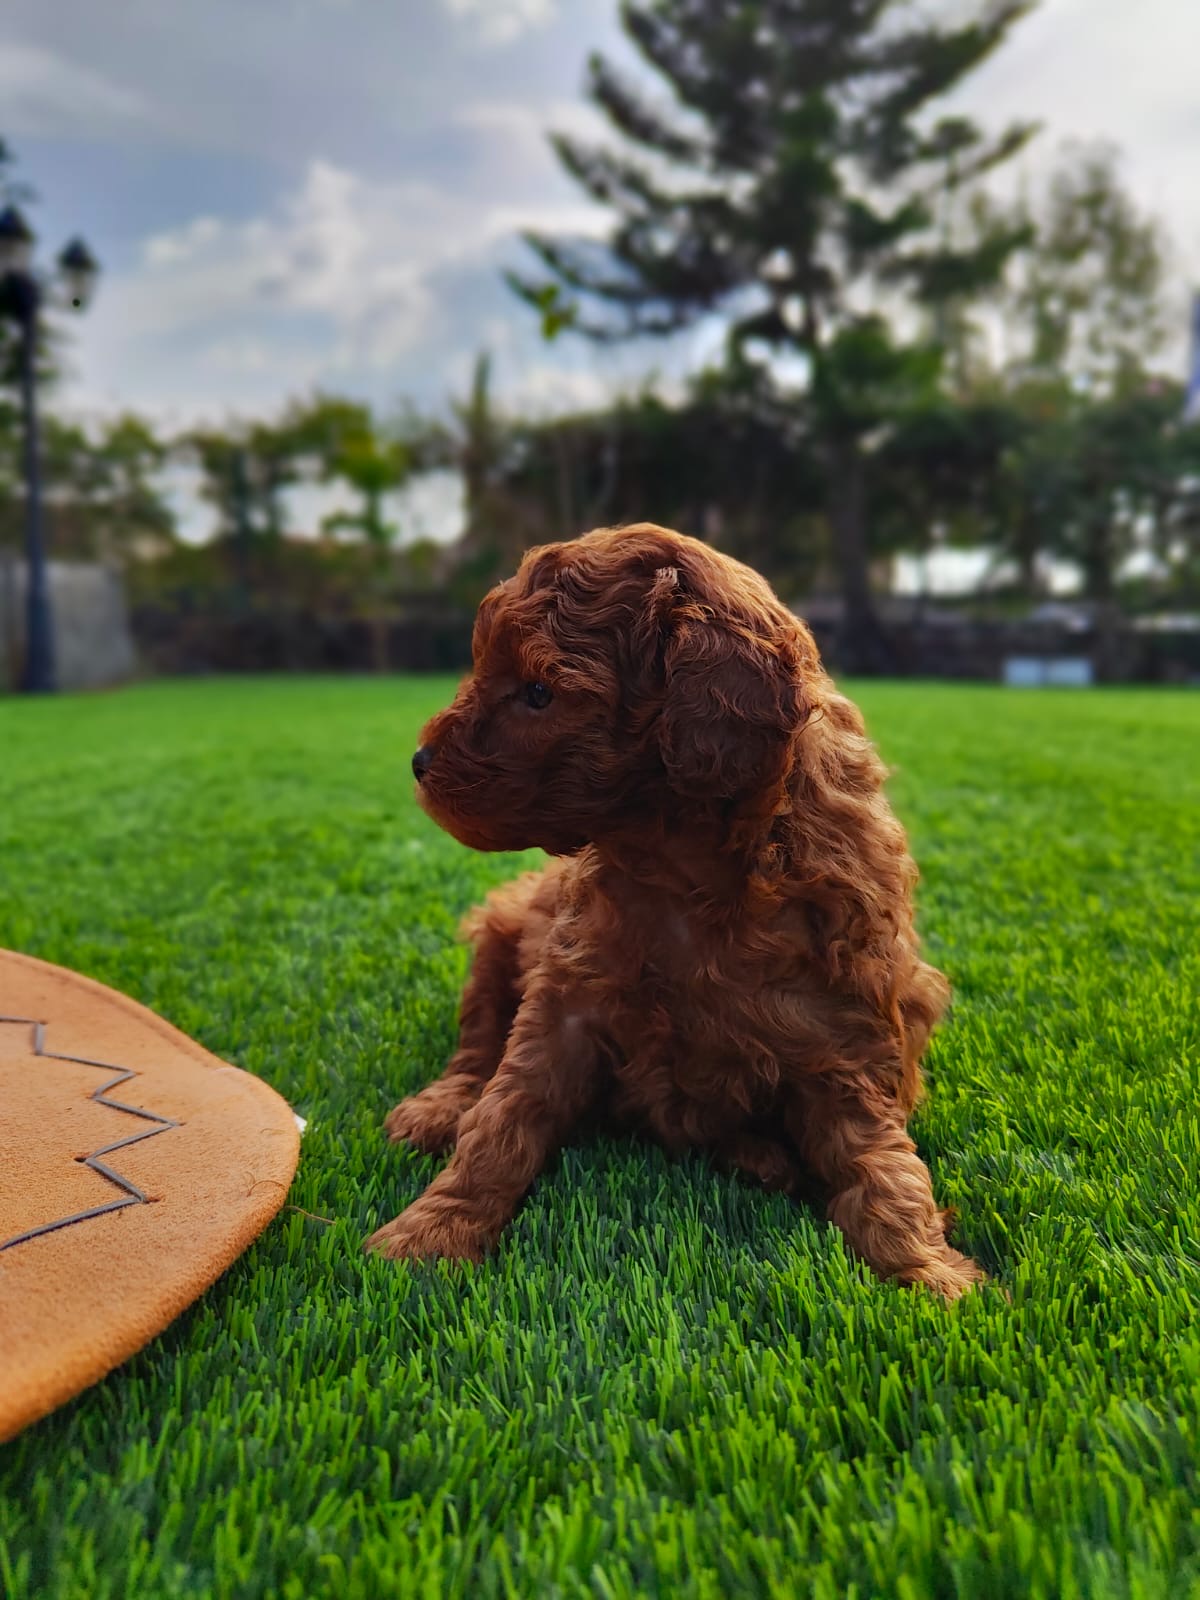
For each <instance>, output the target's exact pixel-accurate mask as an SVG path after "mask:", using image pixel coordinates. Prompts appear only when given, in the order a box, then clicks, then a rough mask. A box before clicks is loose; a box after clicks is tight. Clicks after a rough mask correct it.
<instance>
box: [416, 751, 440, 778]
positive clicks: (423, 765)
mask: <svg viewBox="0 0 1200 1600" xmlns="http://www.w3.org/2000/svg"><path fill="white" fill-rule="evenodd" d="M436 754H437V751H436V750H435V749H434V747H433V745H431V744H423V745H422V746H421V748H420V749H419V750H418V751H417V753H416V755H415V756H413V758H412V769H413V777H414V778H415V779H416V780H417V782H418V783H420V782H421V781H422V780H423V779H424V777H425V774H426V773H427V772H428V771H429V769H430V767H431V766H432V765H433V758H434V756H435V755H436Z"/></svg>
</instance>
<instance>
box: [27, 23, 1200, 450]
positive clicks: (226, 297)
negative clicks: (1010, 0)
mask: <svg viewBox="0 0 1200 1600" xmlns="http://www.w3.org/2000/svg"><path fill="white" fill-rule="evenodd" d="M615 14H616V0H204V3H203V4H200V3H196V0H192V3H185V0H103V3H102V4H97V3H96V0H53V3H52V4H48V3H47V0H5V3H4V6H3V8H2V9H0V135H2V136H3V137H4V138H5V139H7V140H8V141H9V143H10V144H11V145H12V146H13V147H14V149H15V151H16V153H17V155H18V158H19V163H20V172H21V174H22V175H23V176H24V177H26V178H27V179H28V180H29V181H30V182H31V183H32V184H33V185H34V186H35V187H36V189H37V190H38V192H39V195H40V201H39V204H38V205H37V206H36V207H35V208H33V210H32V212H31V216H32V218H33V220H34V222H35V225H36V227H37V228H38V231H39V234H40V236H41V240H42V245H43V248H44V249H45V250H46V251H47V252H52V251H56V250H57V249H58V247H59V245H60V244H61V243H62V241H63V240H64V239H65V238H66V237H67V235H68V234H70V233H74V232H76V231H80V232H82V233H83V234H84V235H85V237H86V238H87V239H88V241H89V243H90V244H91V245H92V247H93V249H94V250H95V252H96V254H97V255H98V256H99V257H100V259H101V261H102V263H103V266H104V277H103V280H102V283H101V286H100V292H99V294H98V297H97V300H96V302H95V305H94V307H93V308H92V310H91V311H89V313H88V314H87V316H86V317H85V318H83V319H82V320H81V321H80V323H79V324H78V326H77V330H76V335H77V336H76V339H75V342H74V347H73V354H72V360H71V365H72V370H71V376H70V379H69V382H68V384H67V386H66V389H65V392H64V396H63V398H64V400H65V401H67V402H68V403H69V404H70V405H71V406H72V407H73V408H78V409H83V410H93V409H96V408H110V407H117V406H121V407H124V406H133V407H136V408H140V409H143V410H146V411H148V412H152V413H154V414H155V415H157V416H158V417H159V418H160V419H161V420H164V421H168V422H184V421H187V420H190V419H192V418H194V417H197V416H222V415H227V414H231V413H235V414H241V415H248V414H253V413H256V412H259V413H261V412H264V411H267V410H269V409H270V408H272V407H273V406H274V405H275V404H277V403H278V402H279V401H280V400H282V399H283V398H284V397H286V396H288V395H290V394H295V393H297V392H299V391H301V390H304V389H307V388H311V387H312V386H313V385H315V384H317V383H320V384H321V385H323V386H326V387H328V388H332V389H337V390H340V391H343V392H348V393H353V394H360V395H362V396H364V397H366V398H369V399H371V400H372V401H375V402H377V403H380V404H384V405H386V404H388V403H390V402H392V401H394V400H395V399H396V398H397V397H399V396H401V395H409V396H412V397H414V398H416V399H418V400H421V401H423V402H426V403H429V402H433V403H436V402H439V401H444V400H445V398H446V397H447V396H448V395H450V394H452V393H455V392H461V390H462V388H463V387H464V385H465V382H466V380H467V377H468V374H469V369H470V364H471V360H472V358H473V356H474V354H475V353H476V352H477V351H478V350H480V349H481V348H484V347H486V348H488V349H490V350H491V351H492V352H493V353H494V355H495V359H496V367H497V377H498V383H499V387H500V389H501V391H502V393H503V394H506V395H508V396H510V397H511V398H513V399H514V400H517V399H519V400H520V401H521V403H523V404H526V405H532V406H535V407H538V408H542V409H547V410H548V409H551V408H554V407H556V406H560V405H563V404H567V403H570V402H572V401H580V400H588V399H591V398H594V397H595V396H596V395H597V394H598V393H599V392H602V391H603V390H604V389H605V388H606V387H612V386H615V385H622V384H628V383H629V382H631V381H632V380H633V378H634V376H635V375H636V374H637V373H638V372H642V371H646V370H647V369H648V368H650V367H651V366H652V365H654V364H656V363H657V364H660V365H661V364H662V363H663V361H664V360H665V361H666V363H667V365H668V366H670V365H672V364H673V363H674V364H677V363H679V362H687V361H691V360H695V359H698V358H700V357H701V356H703V355H705V354H706V353H707V352H706V350H705V348H704V340H703V336H701V338H700V340H699V342H698V343H697V341H695V340H693V341H692V343H691V344H690V345H689V346H686V347H685V348H683V349H681V350H678V351H676V352H674V353H673V354H668V353H664V352H662V351H661V350H658V349H652V350H650V351H639V350H625V351H614V352H610V353H607V354H600V353H597V352H596V351H594V350H592V349H590V348H588V347H581V346H579V345H576V344H575V342H574V341H572V340H570V339H567V340H564V341H560V342H559V344H558V345H556V346H555V347H554V348H553V349H547V348H546V347H545V346H543V345H542V344H541V343H540V341H539V340H538V338H537V336H536V329H535V327H534V324H533V319H532V317H531V315H530V314H529V313H528V312H526V311H525V310H524V308H523V307H521V306H520V305H519V303H518V302H516V301H515V300H514V299H513V297H512V296H511V294H510V293H509V291H508V290H507V289H506V288H505V286H504V284H503V283H502V281H501V279H500V268H501V266H502V265H504V264H506V263H507V264H518V263H520V262H521V261H522V259H523V251H522V249H521V246H520V244H519V242H517V240H516V237H515V236H516V234H517V231H518V230H519V229H520V228H522V227H525V226H530V225H534V226H542V227H546V228H548V229H552V230H567V229H576V228H588V227H589V226H594V223H595V219H594V215H593V214H592V213H590V211H589V208H588V207H587V206H586V205H585V204H584V203H582V201H581V198H580V195H579V193H578V191H577V190H576V189H575V188H574V186H573V185H571V184H570V183H569V182H568V181H567V180H566V179H565V178H564V177H563V176H562V175H561V174H560V172H559V170H558V168H557V165H556V163H555V161H554V159H553V157H552V155H551V154H550V152H549V150H548V148H547V146H546V143H545V138H544V130H545V129H546V128H547V127H560V128H569V129H572V130H577V131H578V130H581V129H585V128H587V127H588V126H589V125H592V124H591V123H590V118H591V113H590V111H589V109H588V108H587V107H586V105H585V104H584V102H583V100H582V97H581V93H580V89H581V84H582V80H583V71H584V61H585V58H586V55H587V52H588V51H589V50H590V49H591V48H594V47H600V48H602V49H605V50H607V51H610V52H611V53H613V54H615V55H616V56H617V57H618V58H620V57H621V56H622V55H623V53H624V45H623V41H622V40H621V37H620V34H619V30H618V29H617V26H616V22H615ZM1198 62H1200V3H1198V0H1139V3H1138V4H1136V5H1135V4H1131V3H1130V0H1043V3H1042V5H1041V8H1040V10H1039V11H1038V12H1037V13H1035V15H1034V16H1033V17H1032V18H1031V19H1029V20H1027V21H1026V22H1025V23H1023V24H1022V25H1021V26H1020V27H1019V28H1018V29H1017V30H1016V32H1015V33H1014V35H1013V36H1012V38H1011V41H1010V42H1009V44H1008V45H1007V46H1006V48H1005V49H1004V51H1003V52H1002V53H1000V54H999V55H998V56H997V57H996V58H994V60H993V61H992V62H991V63H989V65H988V66H987V67H986V68H985V69H984V71H983V72H981V73H980V74H979V75H978V76H977V77H976V78H975V79H974V80H972V83H971V85H970V89H969V93H968V94H967V96H966V103H967V104H968V106H969V109H970V110H971V111H972V113H973V114H975V115H976V116H977V117H979V118H980V119H981V120H983V121H984V122H985V123H988V124H990V125H997V126H998V125H1000V124H1002V123H1003V122H1005V121H1007V120H1008V119H1010V118H1013V117H1038V118H1041V119H1043V120H1044V122H1045V124H1046V132H1045V133H1044V134H1043V136H1042V138H1041V139H1040V140H1039V141H1038V144H1037V147H1036V149H1035V152H1034V153H1033V154H1032V155H1031V156H1030V157H1028V161H1029V163H1030V164H1032V165H1036V164H1037V163H1038V162H1044V161H1045V159H1046V158H1047V156H1048V155H1049V154H1050V153H1051V152H1052V151H1053V149H1054V146H1055V144H1056V142H1058V141H1059V140H1061V139H1063V138H1067V137H1082V138H1087V139H1094V138H1107V139H1109V140H1112V141H1115V142H1116V143H1118V144H1119V145H1120V146H1121V147H1122V148H1123V149H1124V151H1125V152H1126V156H1127V167H1126V172H1127V178H1128V180H1129V182H1130V185H1131V187H1133V189H1134V190H1135V192H1136V193H1137V194H1138V196H1139V197H1140V199H1141V200H1142V202H1143V203H1144V204H1146V205H1148V206H1151V207H1153V208H1154V209H1155V210H1157V211H1158V212H1159V213H1160V214H1161V215H1162V216H1163V217H1164V218H1165V219H1166V220H1167V221H1168V222H1169V223H1170V226H1171V230H1172V233H1173V235H1174V238H1175V241H1176V245H1177V247H1178V252H1179V266H1180V273H1181V276H1195V277H1200V181H1198V179H1197V171H1198V169H1200V83H1198V73H1200V68H1198V66H1197V63H1198ZM709 337H710V341H711V335H710V336H709Z"/></svg>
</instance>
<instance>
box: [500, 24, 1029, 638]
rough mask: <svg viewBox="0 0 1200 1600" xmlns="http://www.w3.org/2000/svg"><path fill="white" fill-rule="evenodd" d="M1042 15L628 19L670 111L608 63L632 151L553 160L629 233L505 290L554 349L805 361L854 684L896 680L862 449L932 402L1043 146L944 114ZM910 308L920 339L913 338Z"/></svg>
mask: <svg viewBox="0 0 1200 1600" xmlns="http://www.w3.org/2000/svg"><path fill="white" fill-rule="evenodd" d="M1031 3H1032V0H978V3H976V4H974V6H973V8H971V7H968V9H973V11H974V13H975V14H974V15H973V16H971V17H969V18H967V19H966V20H963V10H964V8H963V7H958V8H956V17H957V18H958V19H959V20H957V21H956V22H955V23H954V24H953V25H949V24H947V25H946V26H938V25H936V24H932V23H930V22H929V21H928V20H927V17H926V16H924V15H923V14H922V8H920V7H918V6H917V5H916V4H914V3H912V0H624V3H623V4H622V6H621V22H622V26H623V28H624V31H625V33H626V34H627V35H628V37H629V39H630V40H631V41H632V43H633V45H634V46H635V47H636V49H637V51H638V52H639V54H640V55H641V57H642V58H643V60H644V61H645V62H646V63H647V64H648V66H649V67H650V68H651V69H653V71H654V72H655V73H657V74H658V76H659V78H660V79H662V80H665V82H666V84H667V85H668V86H669V88H670V89H671V91H673V96H674V101H675V104H674V105H673V106H672V105H665V104H660V103H659V102H658V101H657V100H655V99H653V98H652V97H651V95H650V94H649V93H647V92H645V91H644V90H643V87H642V86H641V85H640V84H635V83H634V81H633V80H632V78H631V77H630V76H629V75H627V74H624V73H622V72H621V71H619V70H618V69H617V68H616V67H614V66H613V65H612V64H611V63H610V62H609V61H608V60H606V59H605V58H604V57H603V56H600V55H593V57H592V58H591V60H590V63H589V86H588V87H589V95H590V98H591V99H592V100H593V101H594V102H595V104H596V105H597V106H598V107H599V108H600V109H601V110H602V111H603V112H604V114H605V115H606V117H607V118H608V120H609V121H610V122H611V123H612V124H613V126H614V127H615V129H616V130H617V131H618V133H619V134H620V135H622V136H623V142H622V147H621V148H620V149H603V148H595V147H591V146H588V145H586V144H584V143H582V142H580V141H578V140H576V139H572V138H568V137H566V136H564V135H561V134H557V135H553V136H552V142H553V144H554V148H555V150H556V152H557V154H558V156H559V158H560V160H561V161H562V163H563V165H564V166H565V168H566V169H567V171H568V172H569V173H570V174H571V175H572V177H574V178H575V179H576V180H577V181H578V182H579V183H580V184H581V185H582V186H583V188H584V189H586V190H587V191H588V193H589V194H590V195H591V196H592V197H593V198H594V199H595V200H597V201H599V202H600V203H601V204H603V205H605V206H607V207H609V208H611V210H612V211H613V212H615V214H616V215H615V219H614V225H613V228H612V231H611V234H610V236H609V237H608V239H607V241H606V242H604V243H603V244H600V243H597V242H595V241H587V240H582V241H581V240H567V239H555V238H550V237H547V236H544V235H539V234H530V235H527V241H528V243H529V244H530V245H531V246H532V247H533V249H534V250H535V251H536V252H537V254H538V256H539V257H540V258H541V261H542V262H543V263H544V266H545V267H546V268H548V269H549V273H550V277H549V279H546V278H542V279H540V280H538V279H534V278H531V277H527V276H522V275H517V274H510V280H509V281H510V283H511V284H512V286H513V287H514V288H515V289H516V291H517V292H518V293H519V294H520V295H521V296H522V297H523V298H524V299H526V300H527V301H528V302H529V303H530V304H532V305H533V306H534V307H535V308H536V309H537V310H539V312H540V313H541V315H542V318H543V327H544V329H545V330H546V331H547V332H549V333H553V332H554V331H556V330H557V329H559V328H562V327H569V328H572V329H575V330H577V331H579V332H581V333H583V334H586V335H589V336H590V337H592V338H595V339H599V340H609V339H626V338H633V337H638V336H640V335H645V334H668V333H671V332H674V331H676V330H678V329H681V328H683V327H686V326H687V325H688V324H690V323H691V322H693V321H694V320H695V319H696V318H698V317H700V316H703V315H710V314H712V313H714V312H718V313H721V314H723V315H724V316H725V317H726V318H727V319H728V322H729V328H730V340H731V346H732V347H733V348H734V349H735V350H737V351H739V352H741V351H744V350H746V349H754V348H755V347H756V345H757V346H758V347H762V348H764V349H766V350H767V351H768V352H774V353H775V354H780V353H785V354H790V355H792V356H795V355H799V356H801V357H802V358H803V362H802V366H803V369H804V371H805V372H806V383H805V391H806V394H805V404H806V405H807V407H808V408H809V411H810V421H811V427H812V430H813V435H814V438H815V439H816V440H817V441H818V443H819V446H820V450H821V455H822V458H823V462H824V467H825V473H826V481H827V492H826V512H827V519H828V523H829V528H830V534H831V545H832V553H833V556H834V559H835V561H836V564H837V567H838V571H839V576H840V581H841V587H842V595H843V601H844V611H845V621H846V630H845V637H844V640H843V647H842V650H841V652H840V653H841V656H842V664H843V665H845V666H851V667H865V668H870V667H878V666H881V665H884V664H885V662H884V661H883V659H882V657H883V641H882V637H881V634H880V630H879V627H878V623H877V619H876V617H875V613H874V609H873V606H872V601H871V594H870V583H869V556H870V547H869V542H868V517H869V513H868V505H867V500H866V492H867V485H866V482H865V470H864V469H865V459H866V444H867V442H868V441H869V440H870V438H871V436H872V435H873V434H874V433H876V432H877V431H878V429H879V425H880V423H881V422H883V421H886V420H887V419H888V417H889V416H891V415H894V414H895V413H896V411H897V410H898V409H903V407H904V406H905V404H906V403H908V402H909V401H910V400H911V398H912V395H913V393H914V390H924V391H926V392H927V391H928V389H929V387H930V385H931V384H936V382H937V373H938V366H939V343H938V342H939V339H940V340H941V343H942V344H944V343H945V342H946V339H947V330H948V329H949V328H950V327H951V325H952V323H953V320H954V316H955V314H956V312H958V311H959V310H960V309H961V307H962V306H963V304H964V303H966V302H967V301H969V300H970V298H971V297H972V296H973V295H975V294H977V293H978V292H979V291H980V290H981V289H983V288H985V287H989V286H991V285H992V284H994V283H995V282H996V280H997V279H998V277H999V276H1000V274H1001V273H1002V272H1003V270H1004V266H1005V263H1006V262H1007V260H1008V258H1009V256H1010V254H1011V253H1012V251H1013V250H1014V249H1015V248H1017V247H1018V245H1019V244H1020V243H1022V242H1023V240H1024V239H1025V237H1026V234H1025V232H1024V230H1023V229H1022V228H1020V227H1017V226H1014V225H1013V224H1012V223H1011V222H1009V221H1008V220H1007V218H1006V217H1005V216H1004V214H1003V213H1002V212H1000V211H999V210H998V209H997V208H995V207H988V208H976V209H975V210H974V211H972V209H971V208H970V206H969V205H968V204H967V203H966V202H967V200H968V199H969V196H970V194H971V192H972V190H973V189H976V188H977V187H978V181H979V179H980V178H981V177H982V176H983V174H985V173H987V172H988V171H990V170H991V169H992V168H994V167H995V166H997V165H998V164H999V163H1001V162H1003V161H1004V160H1006V159H1007V158H1008V157H1010V156H1011V155H1013V154H1014V153H1015V152H1016V151H1018V150H1019V149H1020V148H1021V147H1022V145H1023V144H1024V143H1025V142H1026V140H1027V139H1028V138H1029V137H1030V135H1031V133H1032V132H1033V131H1034V130H1033V128H1032V127H1030V126H1026V125H1015V126H1012V127H1010V128H1008V129H1006V130H1005V131H1004V132H1002V133H1001V134H1000V135H999V136H997V137H988V136H986V135H985V134H984V133H983V132H982V131H981V130H980V129H978V128H977V127H976V126H975V124H974V123H973V122H971V121H970V120H969V119H967V118H965V117H962V116H960V115H944V116H942V117H940V118H938V117H936V115H935V107H936V102H937V101H939V100H940V99H941V98H942V97H944V96H945V95H946V94H948V93H949V91H951V90H952V89H954V88H956V87H957V86H958V85H959V84H960V83H961V82H962V80H963V79H964V78H965V77H966V76H967V75H968V74H969V73H970V72H971V71H972V70H974V69H975V68H976V67H978V66H979V65H980V64H981V63H982V62H983V61H985V60H986V59H987V58H988V57H989V56H990V55H991V54H992V52H993V51H994V50H995V49H996V48H997V47H998V46H999V45H1000V44H1001V43H1002V41H1003V40H1004V39H1005V37H1006V36H1007V34H1008V33H1009V30H1010V29H1011V28H1012V27H1013V25H1014V24H1015V23H1016V22H1017V21H1018V20H1019V19H1020V18H1021V17H1022V16H1023V15H1024V14H1025V13H1026V12H1027V11H1028V10H1029V9H1030V6H1031ZM924 9H925V10H926V11H927V10H928V8H924ZM964 216H973V217H974V218H975V224H974V225H973V226H971V227H967V228H964V227H963V226H962V218H963V217H964ZM980 219H982V220H980ZM905 308H908V309H909V310H911V309H913V308H917V309H919V310H920V311H922V312H923V318H922V319H919V320H914V319H912V318H911V317H910V318H909V319H908V322H907V324H906V322H905V319H904V317H903V312H904V310H905ZM905 326H907V328H908V332H907V340H905V339H903V338H901V336H900V334H899V333H898V331H897V330H898V329H899V328H901V327H905ZM918 328H920V329H923V332H919V331H918Z"/></svg>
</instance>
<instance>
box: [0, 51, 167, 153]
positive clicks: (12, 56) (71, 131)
mask: <svg viewBox="0 0 1200 1600" xmlns="http://www.w3.org/2000/svg"><path fill="white" fill-rule="evenodd" d="M0 105H3V107H4V124H5V126H4V131H5V134H6V135H7V136H8V137H9V138H12V137H19V138H64V137H81V136H83V137H86V136H96V135H100V134H105V133H112V132H122V131H126V130H132V129H135V128H137V127H139V126H140V125H143V124H145V123H146V122H147V121H148V119H149V111H148V108H147V106H146V103H145V101H144V100H143V99H142V97H141V96H140V95H139V94H135V93H134V92H133V91H132V90H130V89H125V88H122V86H121V85H120V84H117V83H114V82H113V81H112V80H111V79H109V78H106V77H104V76H103V75H102V74H101V73H99V72H95V71H93V70H92V68H90V67H83V66H79V65H77V64H76V63H75V62H73V61H68V60H67V59H66V58H65V57H63V56H60V55H57V54H55V53H54V52H53V51H50V50H44V49H42V47H41V46H40V45H36V44H22V43H21V42H20V41H19V40H14V39H0Z"/></svg>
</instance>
